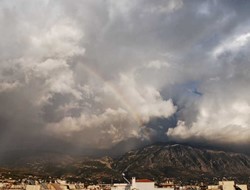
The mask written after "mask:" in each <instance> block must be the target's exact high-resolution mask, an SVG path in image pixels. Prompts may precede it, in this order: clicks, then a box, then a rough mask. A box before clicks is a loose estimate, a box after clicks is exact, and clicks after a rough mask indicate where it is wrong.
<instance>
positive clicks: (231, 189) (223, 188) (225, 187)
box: [208, 181, 247, 190]
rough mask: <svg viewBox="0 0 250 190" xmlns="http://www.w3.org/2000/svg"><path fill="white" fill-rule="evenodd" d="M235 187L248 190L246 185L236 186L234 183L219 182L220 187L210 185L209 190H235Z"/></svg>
mask: <svg viewBox="0 0 250 190" xmlns="http://www.w3.org/2000/svg"><path fill="white" fill-rule="evenodd" d="M235 187H239V188H240V189H241V190H247V185H246V184H236V183H235V182H234V181H219V185H209V186H208V190H235Z"/></svg>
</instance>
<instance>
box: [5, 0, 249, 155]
mask: <svg viewBox="0 0 250 190" xmlns="http://www.w3.org/2000/svg"><path fill="white" fill-rule="evenodd" d="M249 10H250V1H246V0H241V1H238V0H204V1H200V0H194V1H193V0H187V1H183V0H156V1H152V0H135V1H129V0H119V1H117V0H81V1H80V0H74V1H71V0H32V1H28V0H18V1H9V0H2V1H0V25H1V30H0V41H1V43H0V105H1V106H0V149H1V150H2V151H3V150H23V149H25V150H26V149H27V150H29V149H30V150H31V149H40V150H58V151H75V152H78V151H80V152H81V153H84V152H92V153H93V152H95V151H103V152H105V151H106V152H116V151H117V152H125V151H127V150H130V149H132V148H135V147H138V146H142V145H145V144H149V143H154V142H158V141H164V142H168V141H174V142H184V143H196V144H207V145H209V146H222V147H230V146H235V147H248V146H249V145H250V96H249V94H250V88H249V84H250V54H249V48H250V12H249Z"/></svg>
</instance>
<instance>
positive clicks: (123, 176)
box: [122, 173, 130, 184]
mask: <svg viewBox="0 0 250 190" xmlns="http://www.w3.org/2000/svg"><path fill="white" fill-rule="evenodd" d="M125 176H126V175H125V173H122V178H123V179H124V180H125V181H126V182H127V183H128V184H130V182H129V180H128V179H127V178H126V177H125Z"/></svg>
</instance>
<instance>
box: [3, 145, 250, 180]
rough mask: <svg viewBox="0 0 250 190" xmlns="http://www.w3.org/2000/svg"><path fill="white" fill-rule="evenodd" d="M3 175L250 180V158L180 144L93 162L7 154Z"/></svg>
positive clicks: (59, 155) (62, 156) (51, 155)
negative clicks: (229, 177)
mask: <svg viewBox="0 0 250 190" xmlns="http://www.w3.org/2000/svg"><path fill="white" fill-rule="evenodd" d="M0 167H2V168H4V170H3V171H14V172H12V173H15V174H18V173H22V174H23V175H30V174H33V175H39V176H54V177H64V178H67V179H74V180H84V181H89V182H90V181H93V182H98V181H104V182H111V179H112V180H115V181H122V178H121V173H123V172H125V173H126V174H127V176H128V178H130V177H132V176H135V177H138V178H151V179H153V178H154V179H159V180H160V179H164V178H166V177H178V178H180V177H181V178H200V177H201V176H207V177H212V176H220V177H222V176H250V157H249V156H247V155H244V154H240V153H232V152H224V151H216V150H208V149H201V148H194V147H191V146H187V145H180V144H174V145H169V144H165V145H163V144H161V145H151V146H147V147H144V148H141V149H137V150H133V151H129V152H127V153H126V154H124V155H122V156H121V157H119V158H111V157H102V158H90V157H83V156H76V155H68V154H62V153H39V154H33V153H30V154H27V153H26V154H18V159H16V158H14V157H11V156H10V155H7V154H5V158H4V159H3V157H2V160H1V162H0Z"/></svg>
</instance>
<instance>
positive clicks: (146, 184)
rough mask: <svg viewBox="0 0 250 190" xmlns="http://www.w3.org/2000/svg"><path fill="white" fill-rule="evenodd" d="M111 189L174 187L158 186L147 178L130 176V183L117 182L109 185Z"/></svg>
mask: <svg viewBox="0 0 250 190" xmlns="http://www.w3.org/2000/svg"><path fill="white" fill-rule="evenodd" d="M111 190H174V188H170V187H167V188H158V187H156V186H155V182H154V181H151V180H148V179H138V180H136V178H135V177H133V178H132V183H131V184H127V183H118V184H114V185H113V186H112V187H111Z"/></svg>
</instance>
